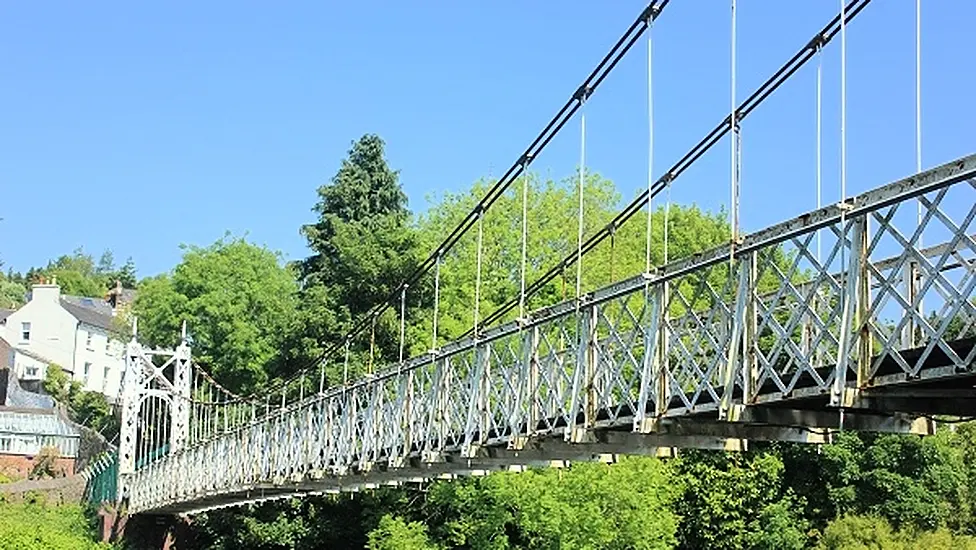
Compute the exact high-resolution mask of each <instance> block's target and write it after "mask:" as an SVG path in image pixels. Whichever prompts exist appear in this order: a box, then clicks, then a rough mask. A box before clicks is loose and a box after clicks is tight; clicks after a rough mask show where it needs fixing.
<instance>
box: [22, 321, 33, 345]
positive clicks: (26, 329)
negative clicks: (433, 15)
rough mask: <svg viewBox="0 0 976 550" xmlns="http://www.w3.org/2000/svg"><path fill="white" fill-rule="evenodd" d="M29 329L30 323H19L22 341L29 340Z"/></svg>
mask: <svg viewBox="0 0 976 550" xmlns="http://www.w3.org/2000/svg"><path fill="white" fill-rule="evenodd" d="M30 329H31V324H30V323H21V324H20V339H21V340H22V341H24V342H29V341H30Z"/></svg>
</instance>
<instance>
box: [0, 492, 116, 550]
mask: <svg viewBox="0 0 976 550" xmlns="http://www.w3.org/2000/svg"><path fill="white" fill-rule="evenodd" d="M95 540H97V539H96V538H95V529H94V528H93V525H92V523H91V521H90V520H89V519H88V518H87V517H86V516H85V513H84V511H83V510H82V509H81V507H79V506H77V505H73V504H65V505H61V506H48V505H45V504H44V503H43V502H25V503H23V504H10V503H0V550H86V549H91V550H95V549H105V550H107V549H108V548H109V545H107V544H101V543H96V542H94V541H95Z"/></svg>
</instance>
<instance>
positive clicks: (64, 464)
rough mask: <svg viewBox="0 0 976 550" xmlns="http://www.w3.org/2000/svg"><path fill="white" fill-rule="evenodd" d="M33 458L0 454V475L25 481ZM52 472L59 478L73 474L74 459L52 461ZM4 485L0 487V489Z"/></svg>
mask: <svg viewBox="0 0 976 550" xmlns="http://www.w3.org/2000/svg"><path fill="white" fill-rule="evenodd" d="M34 462H35V461H34V457H31V456H24V455H5V454H0V474H2V475H4V476H6V477H8V478H10V479H26V478H27V476H29V475H30V473H31V469H32V468H33V467H34ZM54 472H55V473H56V474H57V475H59V476H61V477H65V476H70V475H73V474H74V473H75V459H74V458H70V457H60V456H59V457H58V458H56V459H54ZM2 487H4V485H0V488H2Z"/></svg>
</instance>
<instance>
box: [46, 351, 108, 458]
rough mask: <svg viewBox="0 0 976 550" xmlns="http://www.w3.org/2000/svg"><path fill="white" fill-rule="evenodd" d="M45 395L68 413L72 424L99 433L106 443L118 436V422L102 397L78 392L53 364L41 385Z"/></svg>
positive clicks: (79, 388)
mask: <svg viewBox="0 0 976 550" xmlns="http://www.w3.org/2000/svg"><path fill="white" fill-rule="evenodd" d="M42 387H43V388H44V391H45V392H46V393H47V394H48V395H50V396H51V397H53V398H54V400H55V401H57V402H58V404H60V405H61V406H62V407H64V408H65V409H67V411H68V415H69V416H70V417H71V420H73V421H75V422H77V423H78V424H81V425H82V426H86V427H88V428H91V429H93V430H95V431H96V432H99V433H100V434H102V436H103V437H105V438H106V439H108V440H110V441H111V440H114V439H115V436H116V435H118V433H119V419H118V417H117V416H116V415H115V414H114V412H113V410H112V407H111V405H109V403H108V399H107V398H106V397H105V395H104V394H102V393H100V392H94V391H86V390H82V389H81V383H80V382H77V381H74V380H71V378H69V377H68V375H67V374H65V372H64V370H63V369H62V368H61V366H60V365H57V364H54V363H52V364H51V365H49V366H48V368H47V374H46V376H45V378H44V382H43V383H42Z"/></svg>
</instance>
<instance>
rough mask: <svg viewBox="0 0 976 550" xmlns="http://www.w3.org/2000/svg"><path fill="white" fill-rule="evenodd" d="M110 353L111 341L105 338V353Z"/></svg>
mask: <svg viewBox="0 0 976 550" xmlns="http://www.w3.org/2000/svg"><path fill="white" fill-rule="evenodd" d="M111 353H112V341H111V340H109V339H108V338H106V339H105V355H110V354H111Z"/></svg>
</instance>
